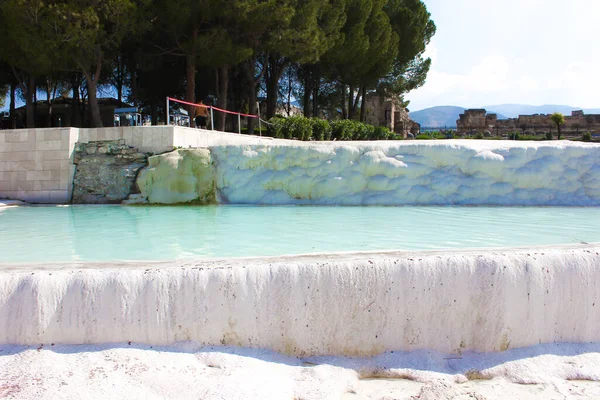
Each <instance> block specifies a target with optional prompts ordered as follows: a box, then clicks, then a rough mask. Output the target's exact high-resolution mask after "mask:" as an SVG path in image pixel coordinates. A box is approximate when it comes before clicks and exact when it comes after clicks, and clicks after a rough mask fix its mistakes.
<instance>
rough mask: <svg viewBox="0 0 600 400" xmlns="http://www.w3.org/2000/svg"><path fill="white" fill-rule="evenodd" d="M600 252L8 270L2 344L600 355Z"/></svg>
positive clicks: (3, 272)
mask: <svg viewBox="0 0 600 400" xmlns="http://www.w3.org/2000/svg"><path fill="white" fill-rule="evenodd" d="M598 252H600V248H598V247H594V246H577V247H572V248H553V249H530V250H516V251H514V250H513V251H505V252H500V251H496V252H490V251H482V252H454V253H448V252H443V253H442V252H440V253H429V254H428V253H418V254H408V253H387V254H362V255H345V256H344V255H331V256H325V255H321V256H312V257H293V258H282V259H267V260H257V259H249V260H220V261H209V262H198V261H196V262H189V263H187V264H185V263H183V264H181V263H180V264H177V263H171V264H162V265H161V264H153V263H136V264H123V263H111V264H108V265H102V264H97V265H94V264H87V265H85V266H83V265H82V264H75V265H68V264H67V265H65V264H60V265H56V266H54V267H53V266H44V268H37V269H31V268H29V267H27V266H20V267H13V268H12V270H7V269H6V268H4V269H2V268H0V326H1V327H4V329H0V344H6V343H12V344H24V345H35V346H39V345H41V344H46V345H49V344H51V343H55V344H60V343H63V344H90V343H114V342H120V343H126V342H128V341H132V342H137V343H148V344H154V345H159V344H170V343H174V342H180V341H196V342H199V343H200V344H205V345H231V346H242V347H258V348H266V349H272V350H275V351H279V352H282V353H285V354H291V355H296V356H307V355H319V354H322V355H325V354H333V355H347V356H357V355H359V356H371V355H375V354H378V353H381V352H384V351H395V350H403V351H405V350H415V349H430V350H438V351H441V352H443V353H454V354H460V353H461V352H463V351H467V350H475V351H484V352H487V351H504V350H507V349H509V348H518V347H523V346H529V345H537V344H539V343H554V342H570V343H589V342H600V257H599V256H598Z"/></svg>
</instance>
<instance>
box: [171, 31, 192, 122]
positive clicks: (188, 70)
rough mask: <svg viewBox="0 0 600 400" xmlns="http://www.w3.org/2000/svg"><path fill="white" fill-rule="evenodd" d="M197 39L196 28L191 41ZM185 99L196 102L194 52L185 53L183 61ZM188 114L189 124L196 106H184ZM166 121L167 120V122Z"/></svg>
mask: <svg viewBox="0 0 600 400" xmlns="http://www.w3.org/2000/svg"><path fill="white" fill-rule="evenodd" d="M197 39H198V29H197V28H194V30H193V31H192V42H193V43H195V42H196V40H197ZM185 101H187V102H190V103H195V102H196V53H195V52H192V53H190V54H188V55H187V57H186V62H185ZM186 109H187V111H188V113H189V116H190V126H193V125H194V116H195V113H196V107H194V106H187V107H186ZM167 123H168V122H167Z"/></svg>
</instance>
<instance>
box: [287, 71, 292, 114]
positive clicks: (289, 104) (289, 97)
mask: <svg viewBox="0 0 600 400" xmlns="http://www.w3.org/2000/svg"><path fill="white" fill-rule="evenodd" d="M287 89H288V92H287V115H288V117H291V116H292V74H291V71H288V87H287Z"/></svg>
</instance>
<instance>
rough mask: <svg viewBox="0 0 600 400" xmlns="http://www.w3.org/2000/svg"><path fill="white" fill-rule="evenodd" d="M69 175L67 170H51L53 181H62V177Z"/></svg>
mask: <svg viewBox="0 0 600 400" xmlns="http://www.w3.org/2000/svg"><path fill="white" fill-rule="evenodd" d="M66 175H67V171H61V170H56V169H55V170H52V171H50V180H53V181H60V180H61V178H63V179H64V177H65V176H66Z"/></svg>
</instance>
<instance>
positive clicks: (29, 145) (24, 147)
mask: <svg viewBox="0 0 600 400" xmlns="http://www.w3.org/2000/svg"><path fill="white" fill-rule="evenodd" d="M40 143H43V142H40ZM35 145H36V142H19V143H13V144H12V151H30V150H35Z"/></svg>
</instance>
